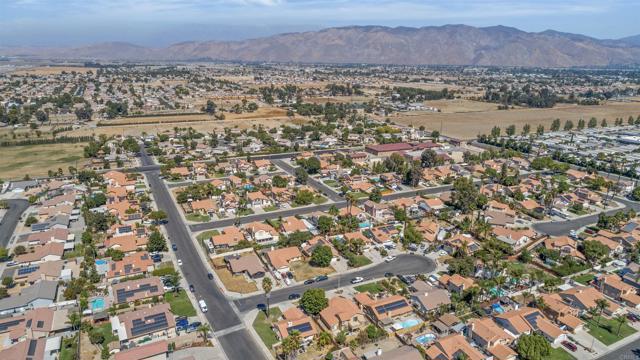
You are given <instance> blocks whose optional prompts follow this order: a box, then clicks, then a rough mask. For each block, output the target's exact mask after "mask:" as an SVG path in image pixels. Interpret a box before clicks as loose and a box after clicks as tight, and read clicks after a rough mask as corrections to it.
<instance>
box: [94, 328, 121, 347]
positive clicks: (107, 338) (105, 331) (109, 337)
mask: <svg viewBox="0 0 640 360" xmlns="http://www.w3.org/2000/svg"><path fill="white" fill-rule="evenodd" d="M94 329H95V330H96V331H99V332H100V333H101V334H102V336H104V343H105V344H109V343H110V342H112V341H118V336H117V335H113V331H112V330H111V323H105V324H102V325H100V326H97V327H94Z"/></svg>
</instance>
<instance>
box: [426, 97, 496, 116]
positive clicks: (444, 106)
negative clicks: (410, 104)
mask: <svg viewBox="0 0 640 360" xmlns="http://www.w3.org/2000/svg"><path fill="white" fill-rule="evenodd" d="M424 104H425V105H427V106H433V107H436V108H438V109H440V111H441V112H443V113H464V112H475V111H492V110H497V109H498V104H493V103H488V102H484V101H474V100H467V99H451V100H430V101H425V102H424Z"/></svg>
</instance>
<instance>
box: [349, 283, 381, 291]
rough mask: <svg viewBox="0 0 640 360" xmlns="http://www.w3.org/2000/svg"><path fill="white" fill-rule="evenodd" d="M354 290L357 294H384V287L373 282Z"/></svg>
mask: <svg viewBox="0 0 640 360" xmlns="http://www.w3.org/2000/svg"><path fill="white" fill-rule="evenodd" d="M354 289H356V291H357V292H368V293H371V294H377V293H379V292H382V291H383V290H384V288H383V287H382V285H380V283H378V282H372V283H369V284H362V285H358V286H356V287H355V288H354Z"/></svg>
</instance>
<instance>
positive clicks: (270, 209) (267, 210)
mask: <svg viewBox="0 0 640 360" xmlns="http://www.w3.org/2000/svg"><path fill="white" fill-rule="evenodd" d="M278 209H279V207H277V206H275V205H270V206H265V207H263V208H262V210H264V211H265V212H270V211H276V210H278Z"/></svg>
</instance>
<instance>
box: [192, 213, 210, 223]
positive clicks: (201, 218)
mask: <svg viewBox="0 0 640 360" xmlns="http://www.w3.org/2000/svg"><path fill="white" fill-rule="evenodd" d="M186 218H187V220H189V221H193V222H207V221H211V217H209V215H200V214H187V216H186Z"/></svg>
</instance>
